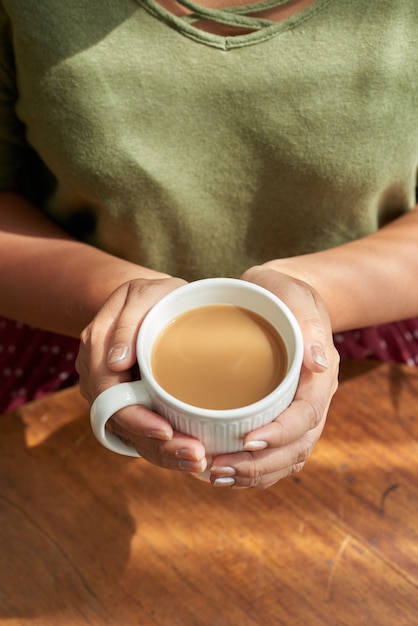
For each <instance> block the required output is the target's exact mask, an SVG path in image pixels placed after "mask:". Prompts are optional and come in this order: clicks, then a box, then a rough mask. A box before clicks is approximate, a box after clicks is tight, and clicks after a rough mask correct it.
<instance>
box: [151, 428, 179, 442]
mask: <svg viewBox="0 0 418 626" xmlns="http://www.w3.org/2000/svg"><path fill="white" fill-rule="evenodd" d="M145 436H146V437H149V438H150V439H160V440H161V441H171V439H172V438H173V437H172V436H171V435H170V434H169V433H167V432H166V431H165V430H148V431H147V432H146V433H145Z"/></svg>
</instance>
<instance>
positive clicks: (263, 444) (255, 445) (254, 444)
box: [243, 441, 268, 452]
mask: <svg viewBox="0 0 418 626" xmlns="http://www.w3.org/2000/svg"><path fill="white" fill-rule="evenodd" d="M267 446H268V443H267V441H247V443H244V445H243V448H244V450H247V452H256V451H257V450H264V448H267Z"/></svg>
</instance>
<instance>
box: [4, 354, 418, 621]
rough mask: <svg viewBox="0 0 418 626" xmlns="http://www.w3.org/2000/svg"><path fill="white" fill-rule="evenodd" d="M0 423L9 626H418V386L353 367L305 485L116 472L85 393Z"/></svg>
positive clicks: (136, 465) (383, 370)
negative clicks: (235, 484)
mask: <svg viewBox="0 0 418 626" xmlns="http://www.w3.org/2000/svg"><path fill="white" fill-rule="evenodd" d="M0 419H1V421H0V432H1V437H0V528H1V535H0V624H1V625H2V626H5V625H7V626H9V625H13V626H16V625H23V624H25V625H29V624H30V625H31V626H78V625H83V626H84V625H100V626H101V625H107V624H111V625H115V626H116V625H120V626H139V625H143V626H195V625H196V626H275V625H282V624H283V625H285V626H302V625H307V626H316V625H324V626H340V625H341V626H351V625H353V626H359V625H360V624H367V625H368V626H374V625H378V626H382V625H385V624H387V625H390V626H404V625H405V626H413V625H414V624H417V623H418V370H416V369H412V368H408V367H406V366H405V367H403V366H390V365H384V364H376V363H371V362H351V363H347V364H345V365H344V366H343V367H342V375H341V385H340V389H339V391H338V393H337V395H336V397H335V400H334V402H333V405H332V408H331V411H330V415H329V419H328V424H327V427H326V430H325V433H324V435H323V437H322V439H321V441H320V442H319V443H318V445H317V447H316V449H315V451H314V454H313V456H312V458H311V460H310V461H309V463H308V464H307V465H306V467H305V469H304V470H303V471H302V472H301V473H300V474H299V475H298V476H297V477H293V478H289V479H286V480H283V481H282V482H280V483H278V484H277V485H275V486H274V487H272V488H270V489H268V490H266V491H239V490H238V491H233V490H232V491H231V490H223V489H214V488H212V487H210V486H208V485H206V484H202V483H201V482H200V481H197V480H195V479H193V478H191V477H189V476H188V475H183V474H180V473H171V472H169V471H166V470H161V469H158V468H155V467H152V466H150V465H148V464H147V463H145V462H144V461H139V460H135V459H130V458H127V457H121V456H117V455H115V454H113V453H111V452H108V451H107V450H105V449H104V448H102V447H101V446H100V445H99V444H98V443H97V442H96V441H95V439H94V438H93V436H92V434H91V432H90V427H89V423H88V412H87V407H86V405H85V403H84V401H83V400H82V399H81V397H80V396H79V394H78V390H77V389H70V390H66V391H64V392H61V393H58V394H56V395H54V396H51V397H49V398H46V399H43V400H40V401H36V402H33V403H30V404H28V405H26V406H24V407H23V408H22V409H21V410H19V411H16V412H14V413H10V414H7V415H4V416H2V417H1V418H0Z"/></svg>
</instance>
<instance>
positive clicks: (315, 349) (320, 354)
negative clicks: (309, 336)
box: [311, 344, 328, 370]
mask: <svg viewBox="0 0 418 626" xmlns="http://www.w3.org/2000/svg"><path fill="white" fill-rule="evenodd" d="M311 354H312V358H313V360H314V362H315V363H316V364H317V365H319V367H323V368H324V370H326V369H327V367H328V361H327V358H326V356H325V353H324V349H323V347H322V346H321V345H320V344H314V345H313V346H312V348H311Z"/></svg>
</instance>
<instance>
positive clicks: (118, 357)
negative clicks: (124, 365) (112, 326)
mask: <svg viewBox="0 0 418 626" xmlns="http://www.w3.org/2000/svg"><path fill="white" fill-rule="evenodd" d="M128 352H129V346H127V345H126V344H116V345H115V346H113V347H112V348H110V350H109V356H108V359H107V362H108V363H117V362H118V361H123V359H126V357H127V356H128Z"/></svg>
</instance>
